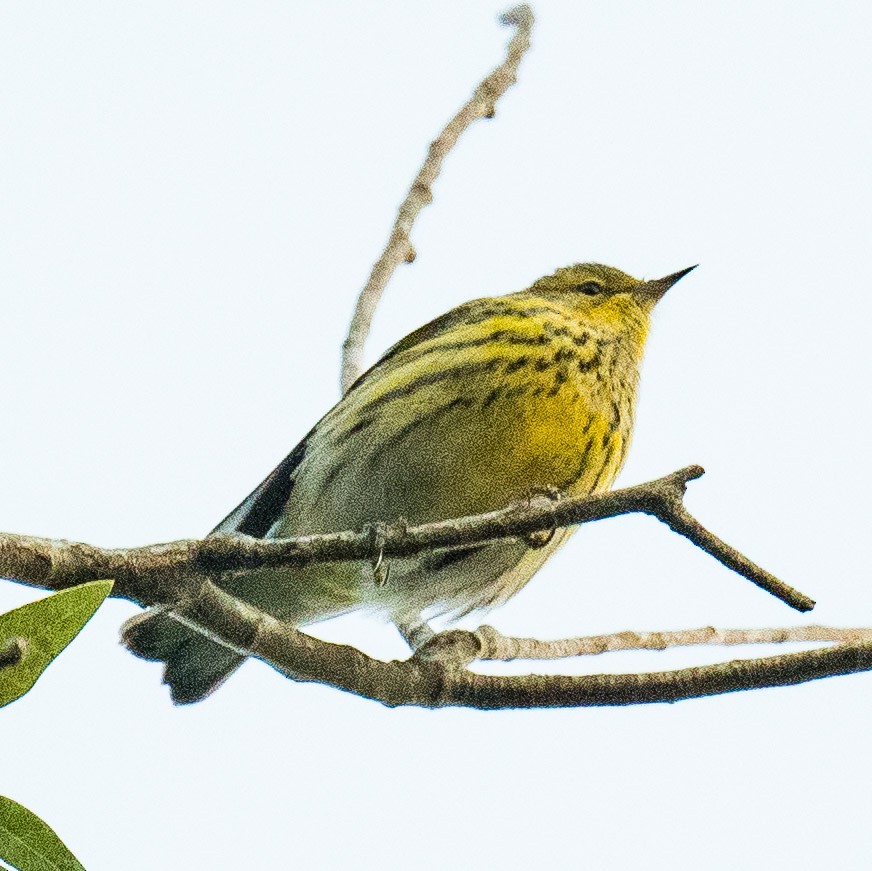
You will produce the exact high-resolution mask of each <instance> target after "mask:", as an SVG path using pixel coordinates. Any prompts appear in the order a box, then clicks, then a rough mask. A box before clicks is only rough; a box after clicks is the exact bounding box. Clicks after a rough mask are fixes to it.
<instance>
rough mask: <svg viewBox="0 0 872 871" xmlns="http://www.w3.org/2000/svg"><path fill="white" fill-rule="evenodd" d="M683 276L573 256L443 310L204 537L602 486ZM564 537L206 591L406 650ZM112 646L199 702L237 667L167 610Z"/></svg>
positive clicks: (265, 577)
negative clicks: (658, 323) (652, 331)
mask: <svg viewBox="0 0 872 871" xmlns="http://www.w3.org/2000/svg"><path fill="white" fill-rule="evenodd" d="M694 268H696V267H694V266H691V267H689V268H687V269H683V270H681V271H679V272H675V273H673V274H671V275H668V276H666V277H665V278H660V279H655V280H640V279H636V278H633V277H632V276H630V275H628V274H627V273H625V272H622V271H621V270H619V269H616V268H614V267H610V266H604V265H602V264H597V263H577V264H574V265H571V266H566V267H562V268H560V269H557V270H556V271H555V272H553V273H551V274H549V275H546V276H544V277H542V278H540V279H538V280H537V281H535V282H533V284H532V285H530V286H529V287H528V288H526V289H525V290H521V291H518V292H515V293H509V294H506V295H504V296H497V297H486V298H481V299H474V300H471V301H469V302H466V303H463V304H462V305H459V306H457V307H456V308H453V309H451V310H450V311H448V312H446V313H445V314H443V315H441V316H440V317H437V318H436V319H435V320H433V321H430V322H429V323H427V324H425V325H424V326H422V327H420V328H419V329H417V330H415V331H414V332H412V333H410V334H409V335H408V336H406V337H405V338H403V339H401V340H400V341H399V342H397V343H396V344H395V345H393V346H392V347H391V348H390V349H389V350H388V351H387V352H386V353H385V354H383V356H382V357H381V358H380V359H379V360H378V361H377V362H376V363H375V364H374V365H373V366H372V367H371V368H370V369H368V370H367V371H366V372H364V373H363V374H362V375H361V376H360V377H359V378H358V379H357V381H356V382H355V383H354V384H353V385H352V386H351V387H350V388H349V389H348V391H347V392H346V393H345V394H344V395H343V396H342V398H341V399H340V400H339V401H338V402H337V403H336V405H334V406H333V407H332V408H331V409H330V410H329V411H328V412H327V413H326V414H325V415H324V416H323V417H322V418H321V419H320V420H319V421H318V423H316V424H315V426H314V427H313V428H312V429H311V431H310V432H309V433H308V434H307V435H306V436H305V437H304V438H303V440H302V441H301V442H300V443H299V444H298V445H297V446H296V447H295V448H294V449H293V450H292V451H291V452H290V453H289V454H288V456H287V457H286V458H285V459H284V460H283V461H282V462H281V463H280V464H279V465H278V466H277V467H276V468H275V470H274V471H273V472H272V473H271V474H270V475H269V476H268V477H267V478H266V479H265V480H264V481H263V482H262V483H261V484H260V485H259V486H258V487H257V488H256V489H255V490H254V491H253V492H252V493H251V494H250V495H249V496H248V497H247V498H246V499H245V500H244V501H243V502H242V503H241V504H240V505H239V506H238V507H237V508H235V509H234V510H233V511H232V512H230V514H228V515H227V517H225V519H224V520H223V521H222V522H221V523H219V524H218V526H217V527H215V529H214V530H213V532H214V533H221V534H243V535H249V536H255V537H258V538H278V537H289V536H297V535H308V534H316V533H327V532H337V531H342V530H346V529H354V530H362V529H365V528H372V527H373V525H374V524H379V523H390V522H395V521H399V520H400V519H402V521H403V522H406V523H408V524H410V525H416V524H420V523H426V522H431V521H437V520H445V519H449V518H453V517H462V516H467V515H471V514H478V513H482V512H486V511H491V510H496V509H498V508H502V507H505V506H507V505H510V504H512V503H514V502H517V501H519V500H523V499H525V498H527V499H529V498H530V496H531V495H534V494H542V493H550V494H552V495H553V494H558V495H566V496H583V495H588V494H595V493H601V492H603V491H604V490H607V489H609V488H610V487H611V486H612V484H613V482H614V480H615V478H616V476H617V474H618V472H619V471H620V469H621V467H622V465H623V463H624V460H625V458H626V455H627V451H628V448H629V445H630V439H631V436H632V431H633V422H634V408H635V402H636V394H637V387H638V382H639V370H640V365H641V361H642V356H643V350H644V346H645V341H646V338H647V335H648V330H649V325H650V317H651V313H652V310H653V309H654V306H655V305H656V304H657V302H658V301H659V300H660V299H661V298H662V297H663V295H664V294H665V293H666V291H667V290H668V289H669V288H670V287H672V286H673V285H674V284H675V283H676V282H677V281H678V280H679V279H681V278H682V277H684V276H685V275H687V274H688V273H689V272H690V271H691V270H692V269H694ZM570 533H571V529H567V528H563V529H558V530H556V531H555V532H554V534H553V535H551V536H550V538H547V540H543V539H542V538H539V539H536V538H535V537H533V538H527V539H507V540H501V541H499V542H490V543H484V544H476V545H470V546H464V547H454V548H442V549H439V550H434V551H430V552H425V553H423V554H420V555H417V556H414V557H409V558H403V559H396V560H392V561H391V562H390V564H389V566H388V569H389V571H387V572H384V571H383V569H382V567H380V570H381V571H382V576H381V577H380V578H379V577H377V576H374V572H373V565H372V564H370V563H367V562H333V563H311V564H307V565H303V566H289V567H283V568H272V567H270V568H260V569H255V570H253V571H247V572H240V573H235V574H228V575H227V576H222V577H220V578H219V579H218V581H217V583H218V585H219V586H220V587H221V588H222V589H224V590H226V591H227V592H229V593H231V594H232V595H234V596H236V597H238V598H239V599H241V600H243V601H245V602H248V603H249V604H252V605H254V606H256V607H258V608H260V609H262V610H264V611H266V612H268V613H269V614H272V615H274V616H276V617H278V618H280V619H282V620H286V621H288V622H289V623H291V624H292V625H294V626H305V625H306V624H310V623H314V622H317V621H319V620H324V619H327V618H330V617H334V616H337V615H339V614H343V613H346V612H349V611H353V610H356V609H367V610H369V611H371V612H373V613H375V614H378V615H381V616H382V617H386V618H387V619H389V620H391V621H393V623H394V624H396V626H397V628H398V629H399V631H400V632H401V633H402V635H403V636H404V637H405V638H406V639H407V641H408V642H409V644H410V646H412V647H413V648H414V647H415V646H417V645H419V644H420V643H421V642H422V641H424V640H426V639H427V638H428V637H430V636H431V635H432V630H431V628H430V621H432V620H434V619H437V618H438V619H441V620H444V622H445V623H446V624H449V625H450V623H452V622H454V621H456V620H457V619H459V618H461V617H463V616H465V615H467V614H470V613H472V612H479V611H485V610H488V609H490V608H493V607H496V606H498V605H500V604H502V603H504V602H505V601H507V600H508V599H509V598H510V597H511V596H513V595H514V594H515V593H517V592H518V591H519V590H520V589H521V588H522V587H523V586H524V585H525V584H526V583H527V582H528V581H529V580H530V578H531V577H532V576H533V575H534V574H535V573H536V571H537V570H538V569H539V568H540V567H541V566H542V564H543V563H544V562H545V560H546V559H547V558H548V557H549V556H550V555H551V554H552V553H553V552H554V551H555V550H556V549H557V548H558V547H559V546H560V545H561V544H562V543H563V542H564V541H565V540H566V539H567V537H568V536H569V535H570ZM385 576H386V577H385ZM385 581H386V582H385ZM122 642H123V644H125V645H126V647H127V648H128V649H129V650H130V651H131V652H132V653H134V654H136V655H137V656H140V657H142V658H145V659H150V660H158V661H162V662H164V663H165V669H164V677H163V679H164V682H165V683H166V684H168V685H169V688H170V693H171V697H172V699H173V701H174V702H175V703H177V704H186V703H191V702H196V701H199V700H200V699H203V698H205V697H206V696H208V695H209V694H210V693H211V692H213V691H214V690H215V689H216V688H217V687H218V686H220V685H221V684H222V683H223V682H224V680H225V679H226V678H227V677H228V676H229V675H230V674H231V673H232V672H233V671H235V669H236V668H237V667H238V666H239V665H240V664H241V663H242V661H243V660H244V656H243V655H242V654H241V653H240V652H239V651H238V650H236V649H231V648H229V647H226V646H222V645H221V644H220V643H218V641H217V640H216V639H214V638H212V637H207V636H206V635H205V634H203V633H201V632H199V631H197V629H196V628H195V627H193V626H191V625H189V624H186V623H183V622H181V621H180V620H179V619H176V618H175V616H174V614H173V611H172V608H171V607H169V606H157V607H155V608H152V609H149V610H146V611H144V612H142V613H140V614H137V615H136V616H134V617H132V618H130V619H129V620H128V621H126V623H125V624H124V626H123V627H122Z"/></svg>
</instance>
